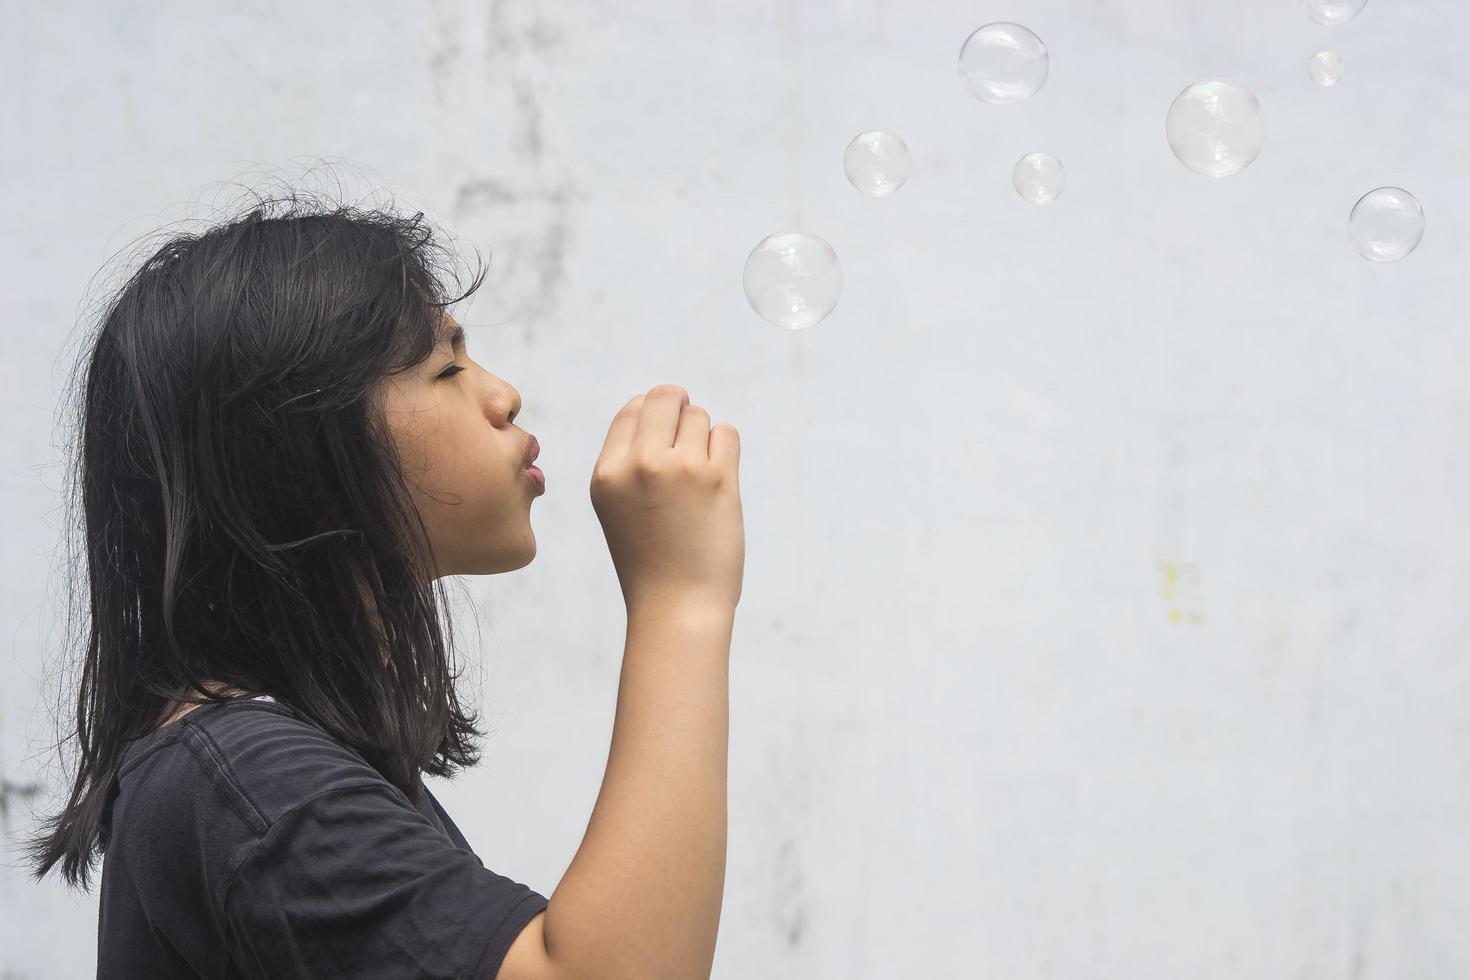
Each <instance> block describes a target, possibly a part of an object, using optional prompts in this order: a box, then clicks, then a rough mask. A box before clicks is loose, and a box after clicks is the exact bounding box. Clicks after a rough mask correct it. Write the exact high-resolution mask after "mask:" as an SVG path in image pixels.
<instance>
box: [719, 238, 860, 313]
mask: <svg viewBox="0 0 1470 980" xmlns="http://www.w3.org/2000/svg"><path fill="white" fill-rule="evenodd" d="M743 282H744V286H745V298H746V299H748V300H750V307H751V309H753V310H755V311H756V312H757V313H759V314H760V315H761V316H762V317H764V318H765V319H766V320H767V321H768V322H770V323H774V324H775V325H776V326H778V327H788V328H790V329H792V330H800V329H801V328H802V327H809V326H811V325H812V324H813V323H816V322H817V321H818V320H821V319H822V318H824V317H826V316H827V315H828V314H829V313H831V312H832V310H833V308H835V307H836V306H837V297H838V296H840V295H841V294H842V265H841V263H839V262H838V261H837V253H836V252H835V251H833V250H832V246H831V245H828V244H827V243H826V242H824V241H822V239H820V238H818V237H817V236H816V235H812V234H809V233H807V232H802V231H784V232H780V233H779V234H775V235H771V236H770V237H768V238H765V239H762V240H761V242H760V244H759V245H757V246H756V247H755V248H754V249H752V250H751V253H750V257H749V258H747V259H746V260H745V275H744V279H743Z"/></svg>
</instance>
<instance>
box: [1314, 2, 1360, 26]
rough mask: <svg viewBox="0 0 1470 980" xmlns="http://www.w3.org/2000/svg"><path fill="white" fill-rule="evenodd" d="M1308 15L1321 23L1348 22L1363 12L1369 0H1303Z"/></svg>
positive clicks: (1329, 24) (1330, 24)
mask: <svg viewBox="0 0 1470 980" xmlns="http://www.w3.org/2000/svg"><path fill="white" fill-rule="evenodd" d="M1302 4H1303V6H1305V7H1306V8H1307V16H1308V17H1310V18H1312V19H1313V20H1315V21H1316V22H1317V23H1319V24H1326V25H1328V26H1329V27H1331V26H1332V25H1334V24H1346V23H1347V22H1348V21H1350V20H1352V19H1353V18H1354V17H1356V16H1358V14H1359V13H1361V12H1362V10H1363V8H1364V7H1366V6H1367V5H1368V0H1302Z"/></svg>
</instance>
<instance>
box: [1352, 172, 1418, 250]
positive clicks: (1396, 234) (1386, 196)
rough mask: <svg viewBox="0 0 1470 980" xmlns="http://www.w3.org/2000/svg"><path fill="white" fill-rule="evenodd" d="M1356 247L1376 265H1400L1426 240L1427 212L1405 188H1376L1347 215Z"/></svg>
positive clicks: (1363, 197) (1359, 200)
mask: <svg viewBox="0 0 1470 980" xmlns="http://www.w3.org/2000/svg"><path fill="white" fill-rule="evenodd" d="M1348 228H1349V229H1350V231H1351V232H1352V236H1353V246H1354V247H1355V248H1357V250H1358V253H1359V254H1360V255H1362V256H1363V258H1365V259H1369V260H1370V261H1373V262H1397V261H1398V260H1399V259H1401V258H1403V257H1404V256H1406V255H1408V254H1409V253H1410V252H1412V251H1414V249H1415V248H1417V247H1418V246H1419V242H1420V240H1421V239H1422V238H1423V237H1424V208H1423V207H1421V206H1420V204H1419V199H1418V198H1416V197H1415V196H1414V195H1413V194H1410V193H1409V192H1408V191H1406V190H1404V189H1403V188H1402V187H1377V188H1374V189H1373V190H1371V191H1369V192H1368V193H1366V194H1364V195H1363V196H1362V197H1360V198H1358V203H1357V204H1354V205H1353V210H1352V212H1351V213H1350V214H1349V215H1348Z"/></svg>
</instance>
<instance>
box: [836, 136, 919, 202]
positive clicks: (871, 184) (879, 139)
mask: <svg viewBox="0 0 1470 980" xmlns="http://www.w3.org/2000/svg"><path fill="white" fill-rule="evenodd" d="M842 169H843V170H844V171H846V173H847V179H848V180H849V181H851V183H852V186H854V187H856V188H857V189H858V190H860V191H862V192H863V193H864V194H867V195H869V196H871V197H887V196H888V195H889V194H892V193H893V192H894V191H896V190H898V189H899V188H900V187H902V186H903V182H904V181H906V180H908V179H909V148H908V146H907V145H906V144H905V143H904V141H903V140H901V139H899V138H898V137H897V136H895V135H894V134H893V133H885V132H882V131H880V130H874V131H872V132H868V133H859V134H858V135H856V136H854V137H853V138H852V142H851V143H849V144H847V151H846V152H844V153H843V154H842Z"/></svg>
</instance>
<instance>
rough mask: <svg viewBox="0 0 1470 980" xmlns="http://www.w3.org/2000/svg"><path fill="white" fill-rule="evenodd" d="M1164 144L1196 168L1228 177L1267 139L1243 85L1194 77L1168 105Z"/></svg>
mask: <svg viewBox="0 0 1470 980" xmlns="http://www.w3.org/2000/svg"><path fill="white" fill-rule="evenodd" d="M1164 135H1165V136H1167V137H1168V139H1169V148H1170V149H1171V150H1173V151H1174V155H1175V156H1176V157H1178V158H1179V162H1180V163H1182V164H1184V165H1185V166H1186V167H1188V168H1189V169H1190V170H1193V171H1194V172H1195V173H1199V174H1204V175H1206V176H1208V177H1228V176H1230V175H1231V174H1238V173H1240V172H1241V171H1242V170H1244V169H1245V168H1246V167H1248V166H1250V163H1251V161H1252V160H1254V159H1255V158H1256V157H1257V156H1258V155H1259V154H1260V152H1261V145H1262V144H1263V143H1264V142H1265V141H1266V122H1265V119H1263V118H1262V116H1261V103H1260V102H1258V101H1256V96H1255V94H1254V93H1253V92H1251V90H1250V89H1248V88H1246V87H1245V86H1244V85H1238V84H1236V83H1235V82H1230V81H1226V80H1225V79H1222V78H1212V79H1207V80H1205V81H1202V82H1195V83H1194V84H1193V85H1190V86H1188V87H1187V88H1185V90H1184V91H1182V92H1180V93H1179V95H1178V96H1177V97H1175V99H1174V104H1173V105H1171V106H1169V115H1168V118H1167V119H1166V120H1165V121H1164Z"/></svg>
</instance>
